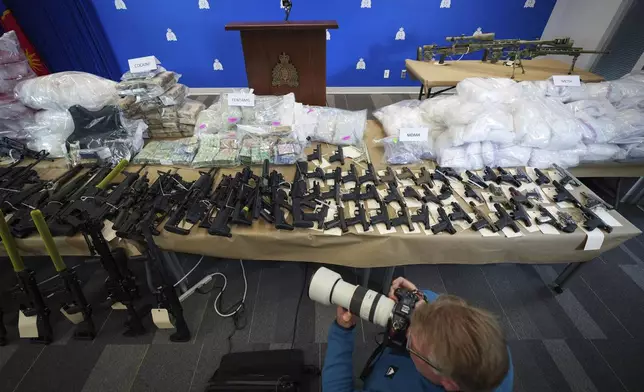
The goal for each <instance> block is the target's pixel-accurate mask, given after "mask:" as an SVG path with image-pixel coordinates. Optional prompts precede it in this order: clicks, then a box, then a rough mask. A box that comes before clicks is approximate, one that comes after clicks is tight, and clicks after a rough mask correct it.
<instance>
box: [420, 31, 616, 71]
mask: <svg viewBox="0 0 644 392" xmlns="http://www.w3.org/2000/svg"><path fill="white" fill-rule="evenodd" d="M445 39H446V41H448V42H451V43H452V44H451V45H450V46H439V45H437V44H432V45H423V46H420V47H418V51H417V59H418V60H419V61H432V60H433V59H434V57H435V56H439V60H438V63H439V64H444V63H445V58H446V57H447V56H450V57H451V56H457V55H460V56H461V57H462V56H465V55H466V54H469V53H473V52H478V51H483V57H482V59H481V61H483V62H487V61H489V62H490V63H492V64H494V63H497V62H498V61H499V60H506V61H511V62H512V64H511V65H512V78H514V71H515V69H516V68H521V70H522V73H525V69H524V68H523V62H522V61H521V60H522V59H525V58H534V57H538V56H545V55H549V54H552V55H568V56H573V62H572V66H571V67H570V70H569V74H571V73H572V72H573V70H574V67H575V63H576V62H577V59H578V58H579V56H580V55H581V54H586V53H591V54H606V53H608V52H604V51H594V50H585V49H583V48H578V47H574V46H573V45H574V41H573V40H571V39H570V37H560V38H554V39H552V40H521V39H500V40H497V39H495V34H494V33H484V34H478V35H470V36H457V37H446V38H445Z"/></svg>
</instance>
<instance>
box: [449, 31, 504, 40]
mask: <svg viewBox="0 0 644 392" xmlns="http://www.w3.org/2000/svg"><path fill="white" fill-rule="evenodd" d="M494 38H495V34H494V33H483V34H477V35H461V36H458V37H445V41H447V42H457V41H468V40H476V41H494Z"/></svg>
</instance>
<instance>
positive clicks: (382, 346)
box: [360, 342, 386, 382]
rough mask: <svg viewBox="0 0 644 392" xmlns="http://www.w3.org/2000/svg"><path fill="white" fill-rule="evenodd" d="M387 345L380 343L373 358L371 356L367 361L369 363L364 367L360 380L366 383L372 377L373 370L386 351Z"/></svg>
mask: <svg viewBox="0 0 644 392" xmlns="http://www.w3.org/2000/svg"><path fill="white" fill-rule="evenodd" d="M385 347H386V344H385V343H384V342H383V343H380V344H379V345H378V347H376V349H375V350H374V351H373V353H371V356H369V359H367V363H366V364H365V365H364V369H362V372H360V379H361V380H362V381H363V382H364V381H365V380H366V379H367V377H369V376H370V375H371V372H372V371H373V368H374V366H375V364H376V362H378V359H380V356H381V355H382V353H383V352H384V351H385Z"/></svg>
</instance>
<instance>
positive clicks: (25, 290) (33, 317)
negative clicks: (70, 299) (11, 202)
mask: <svg viewBox="0 0 644 392" xmlns="http://www.w3.org/2000/svg"><path fill="white" fill-rule="evenodd" d="M0 238H2V244H3V245H4V248H5V250H6V251H7V255H9V259H10V260H11V265H12V266H13V270H14V272H15V273H16V277H17V278H18V288H17V289H18V291H19V292H20V294H22V296H23V299H22V300H21V304H20V312H21V314H22V316H21V317H20V319H22V320H19V322H18V329H19V330H20V337H24V338H32V341H34V342H37V343H44V344H49V343H51V342H52V340H53V331H52V328H51V324H50V322H49V314H50V310H49V308H48V307H47V304H46V303H45V300H44V299H43V296H42V293H41V292H40V289H39V288H38V283H37V282H36V274H35V272H34V271H32V270H30V269H28V268H26V267H25V264H24V262H23V261H22V257H21V256H20V253H19V252H18V245H17V244H16V240H15V239H14V238H13V236H12V235H11V232H10V231H9V226H8V225H7V221H5V218H4V214H3V213H2V211H0ZM23 321H24V322H23ZM34 324H35V330H34V329H33V326H34ZM21 326H24V328H21Z"/></svg>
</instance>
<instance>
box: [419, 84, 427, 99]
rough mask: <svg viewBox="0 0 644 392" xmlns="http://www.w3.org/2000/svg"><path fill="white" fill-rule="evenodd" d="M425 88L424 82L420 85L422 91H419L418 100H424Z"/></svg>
mask: <svg viewBox="0 0 644 392" xmlns="http://www.w3.org/2000/svg"><path fill="white" fill-rule="evenodd" d="M424 90H425V85H424V84H421V85H420V93H418V100H419V101H422V99H423V92H424Z"/></svg>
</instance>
